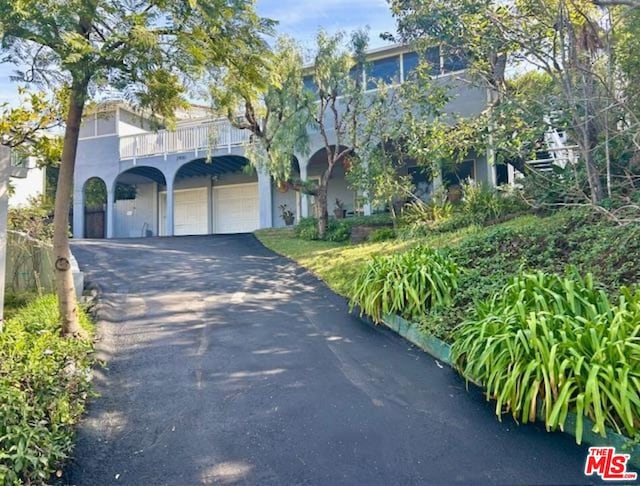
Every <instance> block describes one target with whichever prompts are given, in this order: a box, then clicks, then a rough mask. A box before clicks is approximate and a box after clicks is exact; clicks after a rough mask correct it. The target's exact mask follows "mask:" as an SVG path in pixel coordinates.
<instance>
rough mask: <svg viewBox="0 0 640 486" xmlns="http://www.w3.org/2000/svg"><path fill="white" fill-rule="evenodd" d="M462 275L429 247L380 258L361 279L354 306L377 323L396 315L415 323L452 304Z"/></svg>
mask: <svg viewBox="0 0 640 486" xmlns="http://www.w3.org/2000/svg"><path fill="white" fill-rule="evenodd" d="M458 273H459V269H458V266H457V265H456V264H455V263H454V262H453V261H451V259H449V258H448V257H446V256H444V255H443V254H441V253H439V252H437V251H435V250H432V249H431V248H428V247H421V246H419V247H416V248H413V249H412V250H409V251H407V252H405V253H399V254H395V255H388V256H377V257H374V258H373V259H372V260H371V262H370V263H369V264H368V265H367V267H366V268H365V269H364V270H363V271H362V272H361V273H360V275H359V276H358V277H357V279H356V281H355V283H354V287H353V293H352V297H351V303H350V305H351V308H352V309H353V307H355V306H356V305H357V306H360V309H361V313H363V314H367V315H369V316H370V317H371V318H372V319H373V320H374V321H375V322H380V321H381V320H382V317H383V316H384V315H385V314H394V313H397V314H401V315H402V316H404V317H406V318H408V319H413V318H415V317H416V316H420V315H422V314H424V313H425V312H427V311H428V310H429V309H432V308H436V307H440V306H446V305H447V304H449V302H450V301H451V295H452V293H453V291H455V289H456V288H457V285H458Z"/></svg>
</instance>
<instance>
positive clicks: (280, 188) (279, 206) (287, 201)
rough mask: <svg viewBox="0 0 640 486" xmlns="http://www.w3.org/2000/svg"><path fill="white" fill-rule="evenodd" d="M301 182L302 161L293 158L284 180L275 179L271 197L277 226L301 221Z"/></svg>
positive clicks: (280, 226) (273, 219)
mask: <svg viewBox="0 0 640 486" xmlns="http://www.w3.org/2000/svg"><path fill="white" fill-rule="evenodd" d="M299 184H300V162H299V161H298V158H297V157H295V156H293V157H292V158H291V167H290V168H289V172H288V173H287V174H283V180H274V181H273V188H274V190H273V191H272V195H271V199H272V203H271V208H272V216H271V218H272V221H273V226H274V227H275V228H282V227H284V226H291V225H293V224H295V223H297V222H299V221H300V217H301V213H302V206H301V204H302V196H301V194H300V191H299V190H298V189H299V187H296V186H299Z"/></svg>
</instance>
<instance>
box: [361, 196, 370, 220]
mask: <svg viewBox="0 0 640 486" xmlns="http://www.w3.org/2000/svg"><path fill="white" fill-rule="evenodd" d="M364 198H365V201H366V202H365V203H364V204H363V205H362V213H363V214H364V215H365V216H371V203H369V196H368V195H367V194H366V193H365V194H364Z"/></svg>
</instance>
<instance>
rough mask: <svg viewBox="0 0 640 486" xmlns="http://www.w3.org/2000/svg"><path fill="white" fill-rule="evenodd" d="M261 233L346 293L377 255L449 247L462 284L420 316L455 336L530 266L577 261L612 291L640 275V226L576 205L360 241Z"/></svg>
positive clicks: (551, 267) (556, 269)
mask: <svg viewBox="0 0 640 486" xmlns="http://www.w3.org/2000/svg"><path fill="white" fill-rule="evenodd" d="M256 236H257V237H258V239H260V241H262V243H264V244H265V245H266V246H267V247H269V248H271V249H272V250H274V251H276V252H277V253H280V254H282V255H285V256H287V257H290V258H292V259H293V260H295V261H297V262H298V263H299V264H300V265H302V266H303V267H305V268H308V269H309V270H311V271H312V272H314V273H315V274H316V275H318V276H319V277H320V278H321V279H322V280H324V281H325V282H326V283H327V284H328V285H329V286H330V287H331V288H332V289H333V290H335V291H336V292H337V293H339V294H341V295H343V296H345V297H351V296H352V295H353V292H354V287H353V282H354V281H356V279H357V277H358V276H359V275H360V273H361V272H362V271H363V269H364V268H365V266H366V265H367V264H368V263H369V261H370V260H371V259H372V258H373V257H375V256H378V255H388V254H393V253H400V252H403V251H406V250H408V249H410V248H412V247H414V246H416V245H418V244H419V245H422V246H426V247H431V248H433V249H439V250H442V251H443V252H445V253H446V254H447V255H448V256H449V257H450V258H451V259H452V260H453V261H455V262H456V263H457V264H458V265H459V266H460V268H461V269H462V271H461V274H460V275H459V277H458V290H457V292H456V293H455V294H454V296H453V297H452V305H451V306H449V307H447V308H446V309H442V308H438V309H434V310H433V311H431V312H428V313H426V314H425V315H424V316H422V318H420V319H419V320H418V321H419V324H420V325H421V326H423V327H424V328H425V329H426V330H428V331H429V332H431V333H433V334H435V335H436V336H438V337H440V338H443V339H445V340H448V341H450V340H451V332H452V330H453V329H454V328H455V327H456V326H457V325H458V324H459V323H460V322H462V319H463V318H464V316H465V315H466V314H467V313H468V311H469V309H470V308H472V307H473V306H474V303H475V302H478V301H480V302H481V301H484V300H486V299H488V298H490V297H491V296H492V295H493V294H495V293H496V292H498V291H500V289H502V288H503V287H504V286H505V285H506V284H507V283H508V281H509V278H511V277H513V276H514V275H516V274H518V273H519V272H522V271H537V270H540V271H545V272H550V273H563V272H564V270H565V267H566V266H567V265H573V266H575V267H576V269H577V270H578V272H579V273H580V274H582V275H585V274H586V273H592V274H593V276H594V279H595V280H596V281H597V282H599V283H600V284H602V285H603V286H604V287H605V288H606V289H607V291H609V292H616V291H617V289H618V287H619V286H620V285H623V284H630V283H635V282H637V281H640V225H627V226H617V225H615V224H613V223H610V222H607V221H603V220H601V219H599V218H598V217H596V216H593V215H589V214H586V213H583V212H581V211H575V210H574V211H561V212H558V213H555V214H553V215H551V216H546V217H540V216H534V215H525V216H520V217H517V218H515V219H512V220H510V221H507V222H504V223H500V224H496V225H491V226H487V227H480V226H477V225H471V226H467V227H464V228H461V229H457V230H452V231H434V232H432V233H429V234H427V235H425V236H423V237H418V238H412V239H408V240H391V241H381V242H375V243H363V244H360V245H347V244H344V243H334V242H327V241H306V240H301V239H297V238H296V237H295V235H294V233H293V231H292V230H291V229H283V230H263V231H258V232H257V233H256Z"/></svg>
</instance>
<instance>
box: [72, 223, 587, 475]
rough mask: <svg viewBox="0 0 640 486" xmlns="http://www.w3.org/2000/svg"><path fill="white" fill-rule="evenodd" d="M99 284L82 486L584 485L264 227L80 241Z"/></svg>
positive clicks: (529, 432) (552, 450) (570, 463)
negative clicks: (284, 249)
mask: <svg viewBox="0 0 640 486" xmlns="http://www.w3.org/2000/svg"><path fill="white" fill-rule="evenodd" d="M73 248H74V253H75V254H76V256H77V258H78V260H79V262H80V265H81V267H82V268H83V270H84V271H85V272H86V273H87V278H88V279H89V280H90V281H92V282H95V283H97V284H99V285H100V287H101V290H102V296H101V303H100V305H99V317H100V322H99V323H98V335H99V342H98V344H97V349H98V352H99V357H100V358H102V359H104V360H105V361H106V363H107V368H105V369H102V370H97V371H96V378H95V382H96V386H97V388H98V391H99V392H100V393H101V397H100V398H97V399H95V400H94V401H93V402H92V403H91V404H90V406H89V409H88V414H87V416H86V418H85V419H84V421H83V422H82V424H81V426H80V429H79V431H78V441H77V447H76V450H75V457H74V459H73V461H72V462H71V464H70V465H69V467H68V470H67V471H66V475H65V478H64V480H65V481H67V482H68V483H69V484H77V485H107V484H121V485H124V484H127V485H165V484H166V485H192V484H193V485H196V484H260V485H263V484H278V485H288V484H331V485H335V484H363V485H376V484H381V485H390V484H449V483H458V484H583V483H587V482H588V481H587V478H585V477H584V476H583V474H582V471H583V468H584V461H585V458H586V456H587V452H586V448H584V447H578V446H576V445H575V443H574V442H573V439H572V438H571V437H568V436H565V435H563V434H548V433H546V432H544V431H543V429H542V428H541V427H540V426H535V425H534V426H522V427H518V426H516V425H514V423H513V422H512V421H511V420H509V419H505V420H504V421H503V422H502V423H499V422H497V421H496V419H495V416H494V414H493V409H492V406H491V404H487V403H486V402H485V401H484V398H483V397H482V395H481V394H480V393H479V392H478V391H477V390H473V391H471V392H467V391H466V389H465V384H464V382H463V380H461V379H460V377H458V375H457V374H456V373H455V372H453V371H452V370H451V369H449V368H447V367H444V368H442V367H440V366H438V364H437V363H436V362H435V361H434V360H433V358H431V357H430V356H428V355H426V354H424V353H422V352H421V351H419V350H417V349H415V348H414V347H412V346H411V345H409V344H408V343H407V342H406V341H404V340H402V339H401V338H399V337H398V336H396V335H394V334H392V333H391V332H389V331H386V330H385V329H382V328H373V327H370V326H368V325H366V324H363V323H362V322H361V321H360V320H359V319H357V318H355V317H353V316H350V315H348V313H347V305H346V303H345V301H344V300H343V299H342V298H340V297H338V296H336V295H335V294H333V293H332V292H331V291H330V290H328V289H327V288H326V286H325V285H324V284H322V283H321V282H319V281H318V280H317V279H315V278H314V277H313V276H311V275H310V274H308V273H307V272H305V271H303V270H302V269H300V268H299V267H297V266H296V265H295V264H293V263H292V262H290V261H288V260H286V259H284V258H282V257H279V256H277V255H275V254H274V253H272V252H271V251H269V250H267V249H265V248H264V247H263V246H262V245H261V244H260V243H259V242H258V241H257V240H256V239H255V238H254V237H253V236H250V235H233V236H207V237H177V238H150V239H138V240H121V241H117V240H110V241H106V240H102V241H80V242H76V243H74V246H73Z"/></svg>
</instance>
